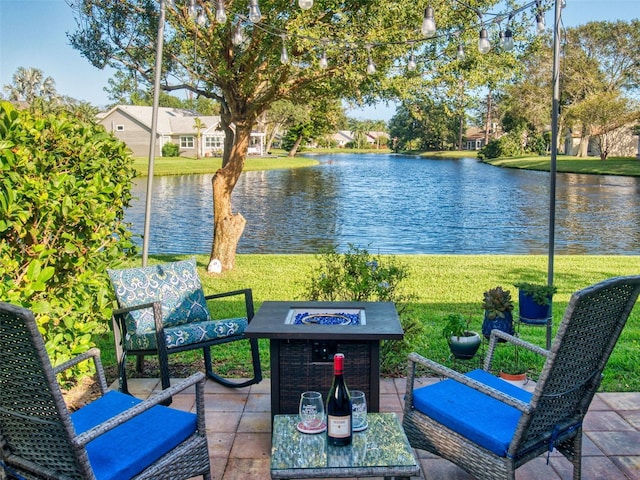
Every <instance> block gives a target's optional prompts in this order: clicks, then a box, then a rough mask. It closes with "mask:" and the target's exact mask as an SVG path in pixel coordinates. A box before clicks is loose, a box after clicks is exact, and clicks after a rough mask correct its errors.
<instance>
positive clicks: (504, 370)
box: [499, 345, 527, 388]
mask: <svg viewBox="0 0 640 480" xmlns="http://www.w3.org/2000/svg"><path fill="white" fill-rule="evenodd" d="M499 365H500V373H499V376H500V378H501V379H503V380H504V381H505V382H509V383H511V384H512V385H515V386H516V387H520V388H522V387H524V384H525V383H527V368H526V366H524V365H521V363H520V356H519V355H518V346H517V345H514V346H513V356H511V355H506V352H505V356H504V357H502V358H501V359H500V361H499Z"/></svg>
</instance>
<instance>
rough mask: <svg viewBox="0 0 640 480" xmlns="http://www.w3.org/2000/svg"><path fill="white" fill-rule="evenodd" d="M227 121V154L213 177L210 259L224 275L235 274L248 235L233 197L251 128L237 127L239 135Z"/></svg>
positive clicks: (242, 125)
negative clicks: (238, 252)
mask: <svg viewBox="0 0 640 480" xmlns="http://www.w3.org/2000/svg"><path fill="white" fill-rule="evenodd" d="M222 118H223V122H222V123H223V125H222V126H223V129H224V130H225V132H226V133H227V135H225V151H224V155H223V161H222V164H223V166H222V168H220V169H219V170H218V171H217V172H216V173H215V174H214V176H213V179H212V181H211V183H212V186H213V246H212V248H211V257H210V259H209V267H208V270H209V271H216V265H217V262H220V264H219V265H220V266H219V267H218V268H220V267H221V269H222V271H225V270H233V268H234V267H235V260H236V248H237V246H238V242H239V241H240V237H241V236H242V233H243V232H244V226H245V224H246V220H245V218H244V217H243V216H242V215H241V214H240V213H235V214H234V213H233V211H232V208H231V193H232V192H233V188H234V187H235V185H236V182H237V181H238V178H239V177H240V174H241V173H242V169H243V168H244V159H245V157H246V155H247V151H248V148H249V138H250V136H251V125H250V123H247V124H236V126H235V132H234V131H233V130H231V128H230V127H229V125H230V123H229V122H228V121H226V122H225V117H224V115H222Z"/></svg>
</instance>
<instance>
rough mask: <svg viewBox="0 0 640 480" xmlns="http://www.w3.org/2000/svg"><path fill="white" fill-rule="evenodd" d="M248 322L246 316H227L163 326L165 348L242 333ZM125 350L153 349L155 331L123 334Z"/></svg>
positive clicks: (155, 344)
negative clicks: (221, 318) (222, 318)
mask: <svg viewBox="0 0 640 480" xmlns="http://www.w3.org/2000/svg"><path fill="white" fill-rule="evenodd" d="M248 324H249V322H248V320H247V319H246V318H228V319H226V320H211V321H205V322H194V323H189V324H183V325H178V326H176V327H165V329H164V336H165V338H166V341H167V348H168V349H171V348H175V347H181V346H183V345H192V344H194V343H200V342H206V341H208V340H217V339H221V338H227V337H232V336H236V335H242V334H243V333H244V331H245V330H246V328H247V325H248ZM125 347H126V349H127V350H155V349H156V348H157V342H156V334H155V332H148V333H144V334H138V335H130V334H129V332H127V335H126V336H125Z"/></svg>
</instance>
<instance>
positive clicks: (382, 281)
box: [304, 244, 423, 375]
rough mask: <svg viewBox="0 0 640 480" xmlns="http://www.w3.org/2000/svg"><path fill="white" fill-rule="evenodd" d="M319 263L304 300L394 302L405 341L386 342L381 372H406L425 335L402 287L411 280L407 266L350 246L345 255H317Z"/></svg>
mask: <svg viewBox="0 0 640 480" xmlns="http://www.w3.org/2000/svg"><path fill="white" fill-rule="evenodd" d="M318 258H319V260H320V264H319V265H318V267H316V268H315V269H314V270H312V273H311V276H310V280H309V283H308V284H307V285H306V286H305V293H304V295H305V299H308V300H314V301H354V302H367V301H370V302H393V303H394V304H395V305H396V309H397V310H398V315H399V316H400V323H401V325H402V328H403V330H404V339H403V340H402V341H384V342H383V343H382V347H381V370H382V372H383V373H385V374H388V375H394V374H401V373H404V369H405V367H406V358H407V355H408V353H409V352H410V351H411V345H415V344H416V340H415V339H416V338H417V337H419V336H420V335H421V334H422V332H423V326H422V323H421V322H420V321H419V320H418V319H417V318H415V317H414V316H413V315H412V312H411V311H410V309H409V308H408V302H409V301H410V300H411V298H412V297H411V296H410V295H408V294H405V293H403V292H402V290H401V288H400V284H401V282H402V280H404V279H405V278H407V277H408V275H409V274H408V269H407V267H406V266H405V265H401V264H398V263H397V262H396V257H381V256H380V255H377V256H374V255H371V254H370V253H369V252H368V251H367V250H366V249H365V248H358V247H356V246H354V245H353V244H349V247H348V250H347V252H345V253H342V254H341V253H338V252H337V251H336V249H335V247H334V248H329V249H327V250H325V251H324V252H322V253H321V254H320V255H319V256H318Z"/></svg>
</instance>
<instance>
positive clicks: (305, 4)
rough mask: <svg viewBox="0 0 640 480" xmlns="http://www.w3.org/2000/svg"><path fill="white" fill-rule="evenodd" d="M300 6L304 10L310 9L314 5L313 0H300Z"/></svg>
mask: <svg viewBox="0 0 640 480" xmlns="http://www.w3.org/2000/svg"><path fill="white" fill-rule="evenodd" d="M298 6H299V7H300V8H301V9H302V10H309V9H310V8H311V7H313V0H298Z"/></svg>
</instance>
